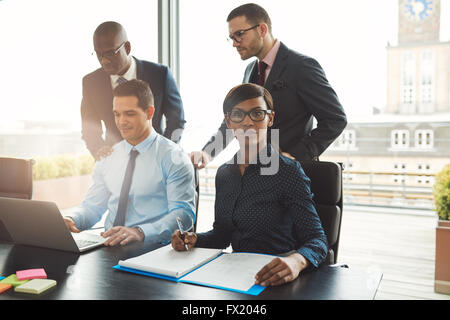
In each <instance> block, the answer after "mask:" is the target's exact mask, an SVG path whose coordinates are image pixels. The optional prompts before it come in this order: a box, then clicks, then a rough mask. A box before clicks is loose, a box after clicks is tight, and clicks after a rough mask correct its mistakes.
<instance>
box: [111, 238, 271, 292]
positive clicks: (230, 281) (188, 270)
mask: <svg viewBox="0 0 450 320" xmlns="http://www.w3.org/2000/svg"><path fill="white" fill-rule="evenodd" d="M273 258H274V256H271V255H265V254H256V253H230V254H227V253H223V252H222V250H220V249H205V248H193V249H191V250H189V251H175V250H173V249H172V247H171V245H167V246H164V247H162V248H159V249H157V250H154V251H150V252H148V253H145V254H143V255H140V256H138V257H134V258H130V259H127V260H121V261H119V264H118V265H117V266H114V268H115V269H118V270H122V271H128V272H133V273H137V274H141V275H146V276H152V277H157V278H162V279H166V280H172V281H176V282H184V283H192V284H199V285H203V286H208V287H213V288H219V289H225V290H230V291H236V292H241V293H246V294H251V295H258V294H259V293H261V292H262V291H263V290H264V288H265V287H262V286H259V285H255V284H254V283H255V275H256V273H257V272H258V271H259V270H261V268H262V267H263V266H265V265H266V264H267V263H269V262H270V261H271V260H272V259H273Z"/></svg>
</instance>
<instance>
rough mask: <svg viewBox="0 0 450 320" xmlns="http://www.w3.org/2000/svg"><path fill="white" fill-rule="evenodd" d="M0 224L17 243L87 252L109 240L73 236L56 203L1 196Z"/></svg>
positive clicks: (86, 235)
mask: <svg viewBox="0 0 450 320" xmlns="http://www.w3.org/2000/svg"><path fill="white" fill-rule="evenodd" d="M0 225H2V226H3V228H4V229H5V230H6V231H7V233H9V236H10V238H11V240H12V241H13V242H14V243H17V244H25V245H31V246H36V247H44V248H50V249H58V250H64V251H70V252H84V251H86V250H89V249H93V248H96V247H99V246H101V245H103V243H104V242H105V241H106V238H103V237H102V236H100V235H97V234H92V233H86V232H81V233H72V232H70V230H69V229H68V228H67V226H66V223H65V222H64V219H63V216H62V214H61V212H60V211H59V209H58V207H57V206H56V204H55V203H54V202H47V201H36V200H24V199H14V198H3V197H0Z"/></svg>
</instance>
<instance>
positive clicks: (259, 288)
mask: <svg viewBox="0 0 450 320" xmlns="http://www.w3.org/2000/svg"><path fill="white" fill-rule="evenodd" d="M221 255H222V254H219V255H218V256H217V257H220V256H221ZM217 257H216V258H215V259H217ZM215 259H212V260H210V261H208V262H207V263H205V264H203V265H201V266H200V267H198V268H197V269H199V268H201V267H203V266H204V265H206V264H208V263H210V262H211V261H213V260H215ZM113 269H116V270H121V271H126V272H131V273H135V274H140V275H143V276H148V277H154V278H159V279H164V280H169V281H174V282H182V283H191V284H197V285H202V286H206V287H211V288H216V289H222V290H228V291H233V292H239V293H244V294H249V295H252V296H257V295H259V294H260V293H261V292H263V291H264V289H265V288H266V287H263V286H260V285H257V284H255V285H253V286H252V287H251V288H250V289H248V290H247V291H243V290H237V289H231V288H227V287H221V286H216V285H212V284H209V283H203V282H197V281H189V280H183V278H184V277H185V276H187V275H188V274H189V273H191V272H194V271H195V270H197V269H194V270H192V271H191V272H188V273H186V274H185V275H183V276H182V277H180V278H175V277H170V276H166V275H163V274H159V273H153V272H147V271H142V270H138V269H133V268H128V267H123V266H120V265H116V266H114V267H113Z"/></svg>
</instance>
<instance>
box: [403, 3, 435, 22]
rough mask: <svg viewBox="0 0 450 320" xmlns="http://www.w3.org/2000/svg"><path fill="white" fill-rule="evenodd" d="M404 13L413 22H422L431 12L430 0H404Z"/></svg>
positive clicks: (431, 4)
mask: <svg viewBox="0 0 450 320" xmlns="http://www.w3.org/2000/svg"><path fill="white" fill-rule="evenodd" d="M403 10H404V14H405V15H406V16H407V17H408V19H410V20H411V21H414V22H422V21H424V20H425V19H427V18H428V17H429V16H431V13H432V12H433V1H432V0H406V1H405V2H404V6H403Z"/></svg>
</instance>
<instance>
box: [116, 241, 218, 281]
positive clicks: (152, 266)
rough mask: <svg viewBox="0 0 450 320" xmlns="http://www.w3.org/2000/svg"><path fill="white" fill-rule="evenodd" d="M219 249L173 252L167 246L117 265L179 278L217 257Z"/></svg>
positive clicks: (169, 246)
mask: <svg viewBox="0 0 450 320" xmlns="http://www.w3.org/2000/svg"><path fill="white" fill-rule="evenodd" d="M221 252H222V250H221V249H205V248H192V249H190V250H189V251H175V250H174V249H173V248H172V246H171V245H170V244H169V245H167V246H164V247H161V248H159V249H156V250H153V251H150V252H147V253H145V254H143V255H140V256H137V257H134V258H130V259H127V260H121V261H119V265H120V266H123V267H128V268H132V269H137V270H142V271H147V272H153V273H158V274H163V275H166V276H170V277H175V278H179V277H181V276H183V275H184V274H186V273H188V272H190V271H192V270H194V269H195V268H197V267H199V266H201V265H202V264H204V263H206V262H208V261H209V260H211V259H213V258H215V257H217V256H218V255H219V254H220V253H221Z"/></svg>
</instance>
